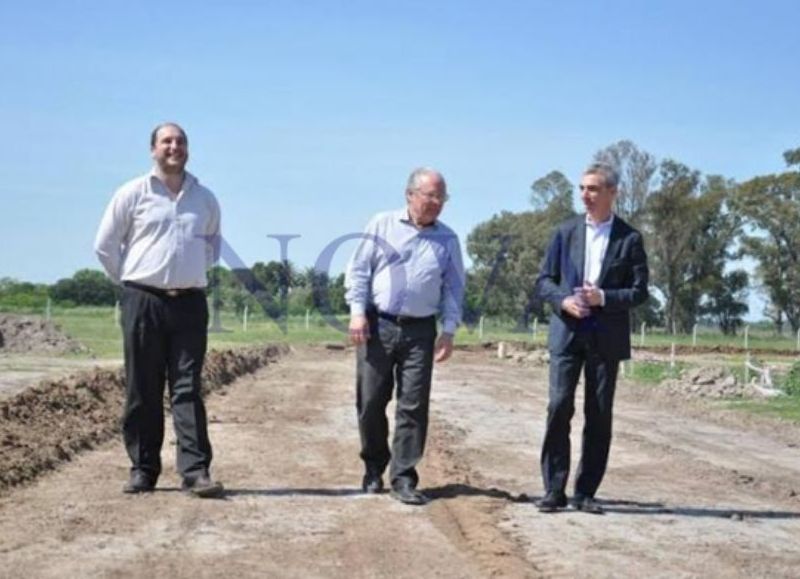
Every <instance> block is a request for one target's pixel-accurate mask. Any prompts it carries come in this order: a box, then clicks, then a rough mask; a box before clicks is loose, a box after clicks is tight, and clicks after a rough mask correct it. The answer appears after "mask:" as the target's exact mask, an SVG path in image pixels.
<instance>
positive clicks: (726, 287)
mask: <svg viewBox="0 0 800 579" xmlns="http://www.w3.org/2000/svg"><path fill="white" fill-rule="evenodd" d="M749 282H750V280H749V276H748V275H747V272H746V271H744V270H741V269H737V270H736V271H732V272H730V273H727V274H725V275H723V276H722V277H721V278H718V279H717V280H715V283H714V285H713V286H712V287H711V289H710V291H709V292H708V300H707V302H706V303H705V304H703V306H702V308H701V311H702V313H703V314H704V315H707V316H708V317H710V318H711V319H712V320H714V321H715V323H716V324H717V325H718V326H719V329H720V330H721V331H722V333H723V334H725V335H726V336H728V335H735V334H736V330H737V329H738V328H739V327H741V326H742V324H743V323H744V321H743V320H742V316H744V315H745V314H746V313H747V312H748V309H749V308H748V306H747V287H748V284H749Z"/></svg>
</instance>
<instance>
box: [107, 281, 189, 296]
mask: <svg viewBox="0 0 800 579" xmlns="http://www.w3.org/2000/svg"><path fill="white" fill-rule="evenodd" d="M122 285H124V286H125V287H131V288H133V289H137V290H141V291H143V292H147V293H149V294H153V295H155V296H160V297H165V298H177V297H181V296H187V295H190V294H194V293H198V292H202V291H204V288H201V287H186V288H175V289H166V288H160V287H153V286H150V285H144V284H141V283H136V282H135V281H124V282H122Z"/></svg>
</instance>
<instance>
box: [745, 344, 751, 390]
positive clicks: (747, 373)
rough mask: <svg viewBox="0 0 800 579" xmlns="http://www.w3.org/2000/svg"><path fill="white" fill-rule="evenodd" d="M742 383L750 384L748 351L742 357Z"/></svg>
mask: <svg viewBox="0 0 800 579" xmlns="http://www.w3.org/2000/svg"><path fill="white" fill-rule="evenodd" d="M744 383H745V385H747V384H750V352H749V351H748V352H747V353H746V354H745V356H744Z"/></svg>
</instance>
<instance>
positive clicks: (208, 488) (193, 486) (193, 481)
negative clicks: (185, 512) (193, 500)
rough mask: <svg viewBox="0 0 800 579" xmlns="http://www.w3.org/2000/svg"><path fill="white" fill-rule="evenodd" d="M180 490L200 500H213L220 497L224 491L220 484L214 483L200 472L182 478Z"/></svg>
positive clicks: (205, 474) (204, 473)
mask: <svg viewBox="0 0 800 579" xmlns="http://www.w3.org/2000/svg"><path fill="white" fill-rule="evenodd" d="M181 490H182V491H183V492H185V493H187V494H189V495H192V496H194V497H199V498H201V499H213V498H217V497H220V496H222V493H223V491H224V490H225V489H224V487H223V486H222V483H218V482H214V481H213V480H211V477H210V476H208V473H207V472H206V471H201V472H199V473H197V474H195V475H190V476H186V477H184V479H183V484H182V485H181Z"/></svg>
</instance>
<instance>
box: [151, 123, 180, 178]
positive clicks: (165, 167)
mask: <svg viewBox="0 0 800 579" xmlns="http://www.w3.org/2000/svg"><path fill="white" fill-rule="evenodd" d="M150 152H151V155H152V157H153V160H154V161H155V162H156V164H157V165H158V167H159V169H161V171H162V172H164V173H165V174H167V175H177V174H180V173H182V172H183V168H184V167H185V166H186V161H188V160H189V145H188V143H187V142H186V137H184V135H183V132H181V130H180V129H179V128H178V127H175V126H173V125H165V126H163V127H161V128H160V129H159V130H158V133H156V142H155V144H154V145H153V147H152V148H151V149H150Z"/></svg>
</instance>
